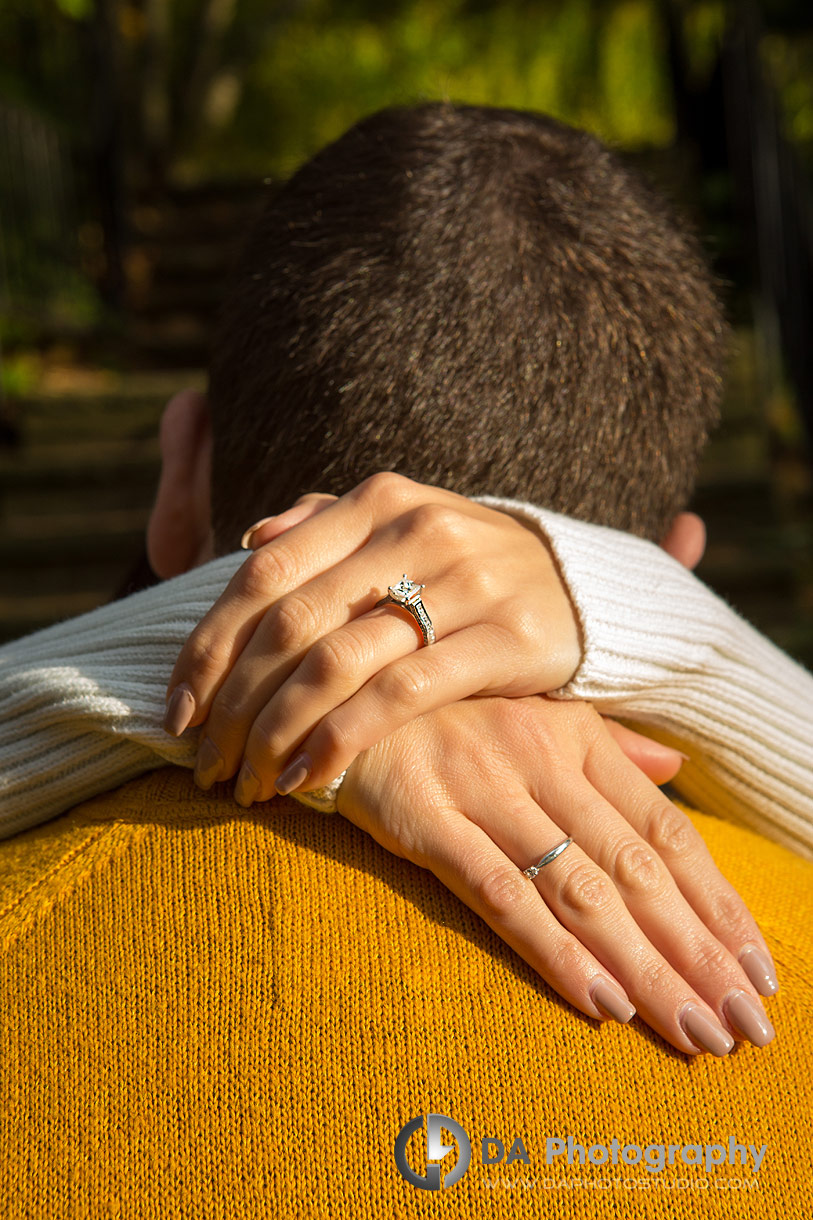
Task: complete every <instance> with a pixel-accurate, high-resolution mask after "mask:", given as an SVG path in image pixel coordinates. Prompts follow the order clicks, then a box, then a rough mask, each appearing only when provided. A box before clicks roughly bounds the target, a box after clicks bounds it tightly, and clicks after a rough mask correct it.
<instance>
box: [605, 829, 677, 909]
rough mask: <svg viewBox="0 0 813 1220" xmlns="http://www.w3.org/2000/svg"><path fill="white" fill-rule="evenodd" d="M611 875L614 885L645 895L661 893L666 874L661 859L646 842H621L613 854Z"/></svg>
mask: <svg viewBox="0 0 813 1220" xmlns="http://www.w3.org/2000/svg"><path fill="white" fill-rule="evenodd" d="M613 876H614V879H615V882H616V885H619V886H621V887H623V888H624V889H625V890H627V891H629V892H631V893H633V894H638V895H642V896H646V897H651V896H656V895H658V894H662V893H663V891H664V889H665V888H666V882H667V876H666V870H665V869H664V867H663V865H662V863H661V861H660V860H659V859H658V857H657V856H656V854H655V852H654V851H653V850H652V849H651V847H648V846H647V844H646V843H643V842H641V841H640V840H635V839H634V840H632V841H631V842H629V843H623V844H622V845H621V847H620V848H619V849H618V851H617V852H616V854H615V859H614V865H613Z"/></svg>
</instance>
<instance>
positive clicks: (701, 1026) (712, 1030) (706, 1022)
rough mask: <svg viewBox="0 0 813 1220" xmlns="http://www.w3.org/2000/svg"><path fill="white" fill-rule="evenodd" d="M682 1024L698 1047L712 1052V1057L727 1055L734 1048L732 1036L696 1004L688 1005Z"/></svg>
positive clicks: (682, 1016) (681, 1019) (683, 1013)
mask: <svg viewBox="0 0 813 1220" xmlns="http://www.w3.org/2000/svg"><path fill="white" fill-rule="evenodd" d="M680 1024H681V1025H682V1027H683V1032H684V1033H685V1034H686V1036H687V1037H689V1038H691V1040H692V1042H694V1044H695V1045H696V1046H699V1047H700V1049H701V1050H703V1051H711V1053H712V1055H719V1056H721V1057H722V1056H723V1055H727V1054H728V1052H729V1051H730V1050H731V1049H732V1048H733V1046H734V1039H733V1038H732V1037H731V1034H727V1033H726V1031H725V1030H724V1029H723V1027H722V1025H720V1024H719V1023H718V1022H717V1021H715V1020H714V1018H713V1017H711V1016H709V1014H708V1013H707V1012H704V1011H703V1009H702V1008H698V1006H697V1005H696V1004H687V1005H686V1007H685V1008H684V1009H683V1012H682V1013H681V1014H680Z"/></svg>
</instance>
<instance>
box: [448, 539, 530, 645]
mask: <svg viewBox="0 0 813 1220" xmlns="http://www.w3.org/2000/svg"><path fill="white" fill-rule="evenodd" d="M457 574H458V584H459V585H461V586H462V587H463V588H464V589H465V590H466V593H467V595H468V596H473V597H476V598H478V599H480V600H481V601H484V602H496V601H497V600H498V599H499V598H500V596H501V594H502V593H503V592H504V582H502V581H501V580H500V578H499V577H498V575H497V573H496V572H495V570H494V568H493V567H491V566H490V565H489V564H486V563H484V562H483V561H482V559H478V558H477V557H472V558H471V559H468V560H465V561H462V562H461V563H460V564H459V565H458V573H457ZM518 614H519V610H517V612H516V614H514V613H513V612H512V616H511V627H512V630H513V627H514V622H515V620H516V618H517V616H518Z"/></svg>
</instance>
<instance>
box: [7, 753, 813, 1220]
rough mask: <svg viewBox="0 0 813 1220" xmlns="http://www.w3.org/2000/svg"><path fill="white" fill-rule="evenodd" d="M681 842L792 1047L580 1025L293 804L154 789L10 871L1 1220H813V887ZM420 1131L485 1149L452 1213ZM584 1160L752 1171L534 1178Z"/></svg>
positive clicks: (462, 928) (777, 864)
mask: <svg viewBox="0 0 813 1220" xmlns="http://www.w3.org/2000/svg"><path fill="white" fill-rule="evenodd" d="M694 816H695V818H696V823H697V824H698V825H699V826H700V828H701V830H702V833H703V834H704V836H705V838H706V840H707V842H708V843H709V846H710V848H711V850H712V852H713V854H714V855H715V857H716V858H717V860H718V863H719V864H720V865H721V866H722V867H723V868H724V871H725V873H726V875H727V876H728V877H730V879H731V880H732V882H733V883H734V884H735V885H736V886H737V888H738V889H739V890H740V892H741V893H742V895H743V896H744V898H745V900H746V902H747V903H748V905H749V907H750V908H751V910H752V911H753V913H754V915H755V916H756V918H757V919H758V921H759V923H760V925H761V927H762V929H763V931H764V933H765V935H766V938H767V940H768V942H769V945H770V948H771V951H772V953H773V955H774V958H775V960H776V963H777V968H778V972H779V977H780V993H779V995H778V996H777V997H776V998H775V999H773V1000H770V1001H767V1005H768V1009H769V1012H770V1016H771V1019H772V1021H773V1022H774V1024H775V1025H776V1029H777V1037H776V1040H775V1041H774V1042H773V1043H772V1044H771V1045H770V1046H769V1047H768V1048H766V1049H764V1050H757V1049H756V1048H754V1047H752V1046H750V1045H748V1044H744V1045H740V1046H738V1048H737V1049H736V1050H735V1051H734V1052H733V1053H732V1054H731V1055H730V1056H729V1057H728V1058H726V1059H724V1060H717V1059H714V1058H713V1057H712V1056H710V1055H704V1056H701V1057H699V1058H697V1059H695V1060H691V1061H689V1060H687V1059H685V1058H684V1057H682V1056H680V1055H678V1054H677V1053H675V1052H673V1051H671V1050H670V1049H669V1048H668V1047H667V1046H666V1045H665V1044H664V1043H663V1042H661V1041H660V1040H659V1039H658V1038H657V1037H656V1036H655V1035H653V1034H651V1033H650V1032H649V1031H647V1030H646V1029H645V1028H644V1027H643V1026H642V1025H640V1024H639V1023H638V1022H637V1021H636V1022H634V1023H633V1025H632V1026H631V1027H622V1026H619V1025H616V1024H614V1023H612V1022H610V1023H608V1024H606V1025H603V1026H600V1027H599V1026H598V1025H596V1024H594V1023H592V1022H590V1021H588V1020H587V1019H585V1018H584V1017H582V1016H580V1015H578V1014H577V1013H575V1012H574V1011H573V1010H571V1009H570V1008H569V1007H568V1006H567V1005H565V1004H564V1003H562V1002H561V1001H559V1000H558V999H556V997H554V996H553V995H552V993H551V992H550V991H549V989H548V988H547V987H546V986H545V985H544V984H542V983H541V982H540V981H539V980H538V979H537V978H536V977H535V976H534V975H533V974H532V972H531V971H530V969H529V968H528V967H527V966H525V964H524V963H523V962H521V961H520V960H519V959H518V958H517V957H515V956H514V954H512V952H511V951H510V950H509V949H508V948H506V947H505V946H504V945H503V944H502V942H501V941H500V940H499V939H498V938H497V937H496V936H495V935H494V934H493V933H492V932H491V931H490V930H489V929H488V928H487V927H486V926H485V925H483V924H482V923H481V922H480V921H479V920H478V919H477V917H476V916H475V915H473V914H472V913H471V912H470V911H468V909H467V908H466V907H464V906H463V905H462V904H461V903H460V902H459V901H458V900H457V899H456V898H454V896H453V895H452V894H450V893H449V892H447V891H446V890H445V889H444V888H443V886H442V885H441V884H440V883H439V882H438V881H436V879H435V878H434V877H433V876H432V875H430V874H429V873H426V872H423V871H421V870H420V869H418V868H416V867H414V866H412V865H410V864H407V863H405V862H404V861H402V860H399V859H397V858H395V857H394V856H391V855H389V854H388V853H386V852H385V851H384V850H383V849H382V848H380V847H379V846H378V845H377V844H376V843H375V842H373V841H372V840H371V839H369V838H367V837H366V836H365V835H363V834H362V833H361V832H360V831H358V830H357V829H356V828H355V827H353V826H352V825H350V824H349V823H347V822H345V821H344V820H343V819H341V818H339V817H330V818H325V817H322V816H320V815H318V814H313V813H310V812H309V811H308V810H304V809H303V808H302V807H301V806H298V805H295V804H294V803H293V802H286V801H279V802H274V803H271V804H268V805H264V806H259V807H255V808H254V809H253V810H251V811H249V812H245V811H242V810H240V809H238V808H237V807H236V806H235V805H234V804H233V802H232V800H231V797H230V794H229V792H228V789H226V788H221V789H215V790H214V791H213V792H212V793H209V794H202V793H200V792H199V791H197V789H195V788H194V786H193V784H192V782H191V778H190V776H189V775H188V774H187V773H186V772H183V771H180V770H178V769H174V768H167V769H165V770H163V771H158V772H154V773H152V774H151V775H149V776H147V777H146V778H143V779H140V780H137V781H134V782H133V783H130V784H128V785H127V786H126V787H124V788H123V789H120V790H119V791H118V792H116V793H114V794H110V795H107V796H104V797H100V798H97V799H95V800H93V801H90V802H88V803H86V804H84V805H81V806H79V807H78V808H76V809H75V810H73V811H72V812H71V813H68V814H65V815H63V816H62V817H60V818H59V819H57V820H55V821H53V822H51V823H49V824H47V825H44V826H40V827H37V828H35V829H33V830H30V831H27V832H25V833H24V834H21V835H18V836H16V837H15V838H13V839H10V840H8V841H6V842H4V843H2V844H0V945H2V959H1V962H2V964H1V965H0V1003H1V1004H2V1032H0V1068H1V1075H0V1079H1V1080H2V1085H1V1086H0V1124H2V1126H1V1128H0V1149H1V1150H2V1164H1V1166H0V1216H2V1217H4V1218H5V1220H17V1218H22V1217H25V1218H26V1220H40V1218H42V1220H61V1218H63V1217H64V1218H65V1220H68V1218H70V1220H80V1218H83V1217H93V1218H94V1220H96V1218H102V1217H104V1218H108V1217H110V1218H113V1217H115V1218H117V1220H119V1218H120V1220H134V1218H136V1217H137V1218H139V1220H140V1218H142V1217H143V1218H144V1220H147V1218H149V1220H153V1218H156V1220H157V1218H160V1220H176V1218H177V1220H181V1218H183V1220H197V1218H201V1220H203V1218H207V1220H208V1218H209V1217H222V1218H223V1220H244V1218H248V1217H251V1218H252V1220H254V1218H257V1220H260V1218H262V1220H267V1218H269V1217H291V1218H296V1220H309V1218H311V1217H313V1218H316V1217H319V1218H321V1217H337V1218H340V1217H341V1218H345V1217H346V1218H348V1220H367V1218H368V1217H376V1218H379V1217H381V1218H383V1217H415V1216H444V1217H450V1218H451V1217H454V1218H456V1217H467V1218H468V1217H472V1218H474V1217H481V1216H482V1217H511V1218H522V1217H531V1216H556V1217H593V1216H596V1217H639V1216H640V1217H675V1216H677V1217H695V1216H698V1217H699V1216H704V1217H708V1216H711V1217H716V1216H732V1217H734V1216H737V1217H740V1216H747V1217H750V1216H759V1217H762V1216H766V1217H774V1216H782V1217H786V1218H787V1220H797V1218H798V1220H810V1217H811V1215H813V1165H811V1156H810V1153H811V1121H812V1120H813V1106H812V1105H811V1101H813V1055H811V1023H812V1021H813V999H812V998H811V989H810V978H811V925H812V924H813V920H812V919H811V916H812V915H813V910H812V909H811V908H813V887H811V879H812V878H813V864H811V863H809V862H807V861H804V860H801V859H799V858H797V857H795V856H793V855H792V854H791V853H790V852H788V851H786V850H785V849H784V848H782V847H780V846H778V845H775V844H771V843H768V842H766V841H764V840H762V839H759V838H758V837H757V836H755V835H754V834H752V833H750V832H748V831H745V830H741V829H737V828H734V827H732V826H729V825H726V824H724V823H722V822H719V821H717V820H715V819H711V818H706V817H702V816H701V815H694ZM429 1113H439V1114H442V1115H445V1116H447V1117H448V1118H450V1119H453V1120H454V1121H455V1122H457V1123H458V1124H460V1126H461V1127H462V1128H463V1129H464V1130H465V1132H466V1133H467V1134H468V1136H469V1138H470V1141H471V1161H470V1164H469V1167H468V1169H467V1171H466V1172H465V1173H464V1175H463V1177H462V1178H461V1179H460V1180H459V1181H458V1182H457V1183H456V1184H455V1185H452V1186H449V1187H445V1188H442V1189H440V1190H437V1191H430V1190H422V1189H418V1188H416V1187H415V1186H414V1185H411V1184H410V1183H408V1182H407V1181H406V1180H405V1179H404V1177H403V1176H402V1175H401V1174H400V1173H399V1170H398V1168H397V1166H396V1161H395V1157H394V1153H393V1149H394V1145H395V1141H396V1138H397V1136H398V1133H399V1131H400V1130H401V1129H402V1127H403V1126H404V1124H405V1123H407V1122H408V1121H409V1120H411V1119H413V1118H419V1117H421V1116H423V1118H422V1128H424V1129H425V1125H426V1115H428V1114H429ZM568 1136H571V1137H573V1140H574V1141H575V1142H576V1144H581V1145H583V1146H584V1147H585V1148H588V1147H590V1146H602V1147H604V1148H607V1149H608V1150H609V1149H610V1147H611V1144H612V1141H613V1140H614V1139H615V1140H616V1141H617V1142H618V1143H617V1146H618V1148H621V1149H623V1148H624V1147H625V1146H633V1145H637V1146H638V1147H640V1148H645V1147H647V1146H662V1147H663V1148H665V1149H666V1148H668V1146H669V1145H670V1144H671V1145H674V1146H675V1148H676V1149H683V1148H690V1147H692V1146H698V1147H699V1148H700V1153H699V1154H698V1153H696V1152H692V1151H690V1152H689V1154H688V1156H689V1158H690V1159H691V1158H696V1157H697V1155H705V1151H704V1150H705V1148H706V1146H709V1147H711V1146H717V1147H719V1148H721V1149H728V1148H729V1144H728V1141H729V1138H733V1140H734V1141H736V1143H738V1144H740V1145H742V1146H744V1147H745V1146H747V1145H753V1146H762V1145H765V1147H766V1151H765V1155H764V1160H763V1162H762V1165H761V1168H760V1170H759V1172H757V1173H755V1172H754V1171H753V1161H752V1160H751V1158H750V1155H749V1156H748V1158H747V1163H746V1164H744V1165H743V1164H740V1163H739V1162H738V1163H735V1164H733V1165H732V1164H729V1163H724V1164H721V1165H719V1166H713V1167H711V1168H710V1169H708V1170H707V1168H706V1166H705V1164H701V1165H695V1164H691V1163H690V1164H686V1163H685V1162H683V1161H682V1160H681V1159H678V1160H677V1162H676V1163H675V1164H673V1165H671V1166H670V1165H668V1164H666V1165H665V1166H664V1168H663V1169H662V1170H660V1171H657V1170H655V1171H654V1172H650V1170H648V1169H647V1168H646V1167H645V1165H643V1164H634V1163H631V1164H627V1165H623V1164H618V1165H616V1166H613V1165H612V1164H604V1165H591V1164H586V1165H584V1166H582V1165H580V1164H579V1163H578V1162H576V1163H574V1164H568V1163H567V1161H566V1160H565V1159H564V1156H563V1155H559V1156H558V1157H556V1158H555V1159H554V1161H553V1163H551V1164H546V1147H547V1145H546V1141H547V1140H549V1139H559V1140H564V1141H566V1140H567V1137H568ZM487 1138H492V1139H496V1140H499V1141H501V1142H502V1146H503V1147H504V1149H505V1155H504V1156H503V1158H502V1160H501V1161H499V1162H497V1163H494V1164H483V1158H482V1140H483V1139H487ZM517 1139H519V1140H521V1146H520V1145H517V1144H516V1143H515V1141H516V1140H517ZM445 1142H446V1143H452V1142H453V1141H452V1140H451V1137H449V1136H446V1137H445ZM512 1145H513V1146H514V1152H515V1155H514V1157H513V1159H512V1161H511V1164H510V1165H509V1164H508V1163H507V1161H508V1158H509V1150H510V1149H511V1147H512ZM554 1147H556V1146H554ZM487 1150H488V1151H489V1153H490V1155H491V1156H492V1158H493V1157H495V1156H496V1155H497V1153H498V1152H499V1146H498V1145H497V1144H494V1143H492V1144H490V1145H487ZM523 1151H524V1154H525V1156H524V1157H523V1156H522V1152H523ZM457 1155H458V1156H460V1155H462V1152H461V1150H460V1148H458V1150H457ZM574 1155H575V1156H577V1155H578V1153H577V1152H576V1153H574ZM596 1155H599V1156H600V1155H601V1154H600V1152H599V1153H598V1154H596ZM608 1155H609V1153H608ZM630 1155H631V1156H634V1152H633V1153H631V1154H630ZM675 1155H676V1156H678V1157H679V1158H680V1157H682V1155H683V1154H682V1153H681V1152H676V1153H675ZM712 1155H713V1157H719V1156H720V1153H714V1154H712ZM425 1157H426V1142H425V1135H424V1134H423V1131H418V1132H416V1133H415V1134H414V1135H413V1136H412V1138H411V1139H410V1141H409V1142H408V1144H407V1159H408V1161H409V1163H410V1165H411V1166H412V1168H413V1170H414V1172H416V1173H418V1174H422V1173H424V1172H425V1169H426V1162H425ZM454 1160H455V1154H454V1152H452V1153H449V1154H448V1155H447V1157H446V1158H445V1159H444V1160H443V1162H442V1173H443V1175H444V1178H443V1180H445V1175H446V1174H448V1173H449V1172H450V1171H451V1168H452V1165H453V1163H454Z"/></svg>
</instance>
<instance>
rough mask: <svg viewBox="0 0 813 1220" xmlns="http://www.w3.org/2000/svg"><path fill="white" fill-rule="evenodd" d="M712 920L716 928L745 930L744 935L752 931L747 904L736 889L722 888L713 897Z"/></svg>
mask: <svg viewBox="0 0 813 1220" xmlns="http://www.w3.org/2000/svg"><path fill="white" fill-rule="evenodd" d="M710 905H711V920H712V923H713V925H714V927H715V928H724V929H725V930H726V931H730V930H731V929H732V928H739V929H742V930H743V933H744V935H750V933H751V926H752V925H751V921H750V919H749V918H748V914H747V911H746V908H745V904H744V902H743V900H742V898H740V896H739V894H738V893H737V891H736V890H735V889H732V888H727V889H721V890H719V891H718V892H717V893H715V894H713V895H712V897H711V904H710Z"/></svg>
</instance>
